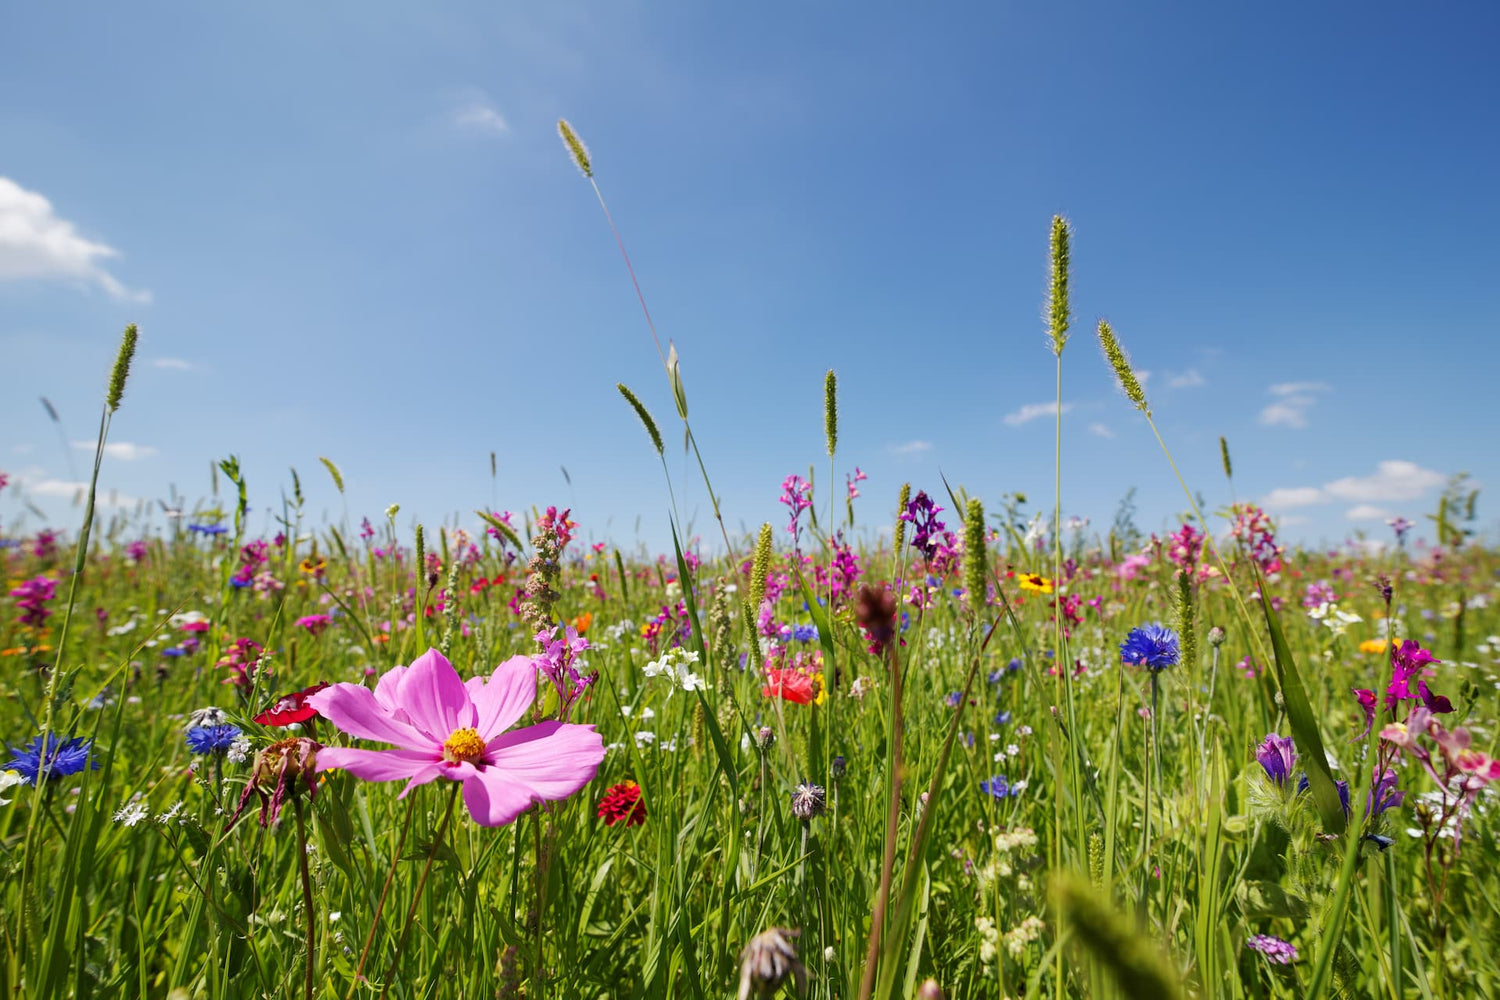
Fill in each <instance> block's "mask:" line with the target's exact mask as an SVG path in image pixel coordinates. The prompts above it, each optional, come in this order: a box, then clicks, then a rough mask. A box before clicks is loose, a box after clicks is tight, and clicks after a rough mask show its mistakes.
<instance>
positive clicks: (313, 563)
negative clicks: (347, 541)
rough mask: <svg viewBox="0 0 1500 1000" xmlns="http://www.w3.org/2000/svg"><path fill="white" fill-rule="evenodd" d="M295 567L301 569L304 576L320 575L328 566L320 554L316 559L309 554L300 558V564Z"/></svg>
mask: <svg viewBox="0 0 1500 1000" xmlns="http://www.w3.org/2000/svg"><path fill="white" fill-rule="evenodd" d="M297 568H298V569H299V570H301V571H302V572H303V574H304V575H306V576H312V577H320V576H322V575H323V573H324V571H325V570H326V569H327V568H328V562H327V560H325V559H323V558H322V557H321V556H319V557H318V558H317V559H314V558H312V557H311V556H309V557H308V558H306V559H304V560H302V564H301V565H300V566H298V567H297Z"/></svg>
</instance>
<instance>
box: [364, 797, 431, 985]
mask: <svg viewBox="0 0 1500 1000" xmlns="http://www.w3.org/2000/svg"><path fill="white" fill-rule="evenodd" d="M415 809H416V800H415V799H412V800H410V801H408V802H407V804H406V825H404V826H403V827H402V828H401V839H400V840H398V841H396V849H395V850H394V851H393V852H391V868H390V871H388V872H386V874H385V884H384V885H383V886H381V887H380V898H379V899H378V900H376V902H375V916H374V917H372V918H371V919H370V933H369V934H368V935H366V936H365V946H364V948H363V949H362V950H361V951H360V953H359V964H358V965H356V966H355V967H354V981H353V982H352V983H350V985H349V1000H352V998H353V996H354V991H355V990H357V989H358V988H359V984H360V981H361V980H362V979H363V978H364V972H365V961H366V960H367V959H368V958H369V957H370V946H371V945H373V944H374V943H375V931H376V930H377V929H378V928H379V927H380V914H381V912H382V911H384V910H385V901H386V898H387V897H388V896H389V895H390V893H391V883H392V882H394V881H395V880H396V865H397V864H398V863H399V862H400V861H401V852H402V850H404V849H405V847H406V835H407V834H409V833H411V818H412V813H413V811H414V810H415Z"/></svg>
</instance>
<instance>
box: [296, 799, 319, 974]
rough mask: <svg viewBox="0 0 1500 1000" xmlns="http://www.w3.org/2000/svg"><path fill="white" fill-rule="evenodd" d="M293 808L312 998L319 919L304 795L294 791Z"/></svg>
mask: <svg viewBox="0 0 1500 1000" xmlns="http://www.w3.org/2000/svg"><path fill="white" fill-rule="evenodd" d="M292 809H293V810H295V811H296V813H297V862H298V865H299V866H300V868H301V870H302V909H303V911H304V912H305V913H306V915H307V976H306V980H305V983H304V996H306V997H307V1000H312V996H313V967H314V963H315V959H316V953H317V921H316V919H315V914H314V912H313V893H312V875H311V874H310V873H309V872H308V870H307V821H306V820H305V819H304V818H303V816H302V796H300V795H298V794H297V792H296V791H295V790H293V792H292Z"/></svg>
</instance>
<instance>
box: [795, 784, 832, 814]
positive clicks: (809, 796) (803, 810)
mask: <svg viewBox="0 0 1500 1000" xmlns="http://www.w3.org/2000/svg"><path fill="white" fill-rule="evenodd" d="M827 811H828V793H827V791H826V790H825V789H824V788H823V786H822V785H814V784H811V783H809V782H806V781H804V782H802V783H801V784H799V785H798V786H797V788H796V790H795V791H793V792H792V815H793V816H795V817H797V818H798V819H800V820H809V819H815V818H816V817H818V816H821V815H823V814H824V813H825V812H827Z"/></svg>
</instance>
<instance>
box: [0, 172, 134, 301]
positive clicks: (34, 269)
mask: <svg viewBox="0 0 1500 1000" xmlns="http://www.w3.org/2000/svg"><path fill="white" fill-rule="evenodd" d="M119 256H120V252H119V251H118V250H116V249H115V248H114V247H111V246H108V245H107V244H104V243H98V242H95V241H94V240H89V239H85V238H84V237H83V236H80V235H79V233H78V230H77V229H76V228H75V227H74V225H73V223H71V222H69V221H67V220H66V219H60V218H58V217H57V215H56V214H55V213H54V212H53V210H52V203H51V202H50V201H48V200H47V199H46V198H44V197H42V196H41V195H40V194H37V193H36V192H35V191H28V190H26V189H25V188H23V187H21V185H19V184H17V183H16V182H15V181H13V180H11V179H10V178H8V177H0V280H10V281H29V280H43V281H48V280H71V281H77V282H81V283H83V284H85V285H93V286H95V287H97V288H102V289H103V290H104V291H105V292H107V293H109V294H110V295H112V296H114V297H115V298H117V299H121V300H123V301H125V302H141V303H145V302H150V301H151V293H150V292H145V291H134V290H132V289H129V288H126V287H125V286H124V285H123V284H121V283H120V281H119V279H117V278H116V277H115V276H114V275H112V274H110V273H109V272H108V271H106V270H105V269H104V268H103V267H102V266H100V262H101V261H105V260H109V259H111V258H115V257H119Z"/></svg>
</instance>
